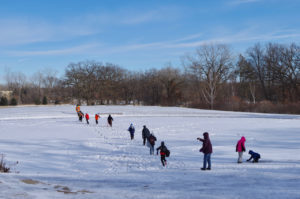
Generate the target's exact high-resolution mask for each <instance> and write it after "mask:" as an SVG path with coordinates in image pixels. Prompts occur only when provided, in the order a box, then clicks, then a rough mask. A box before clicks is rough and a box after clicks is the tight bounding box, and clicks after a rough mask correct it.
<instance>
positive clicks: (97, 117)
mask: <svg viewBox="0 0 300 199" xmlns="http://www.w3.org/2000/svg"><path fill="white" fill-rule="evenodd" d="M99 118H100V116H99V114H96V115H95V121H96V124H98V119H99Z"/></svg>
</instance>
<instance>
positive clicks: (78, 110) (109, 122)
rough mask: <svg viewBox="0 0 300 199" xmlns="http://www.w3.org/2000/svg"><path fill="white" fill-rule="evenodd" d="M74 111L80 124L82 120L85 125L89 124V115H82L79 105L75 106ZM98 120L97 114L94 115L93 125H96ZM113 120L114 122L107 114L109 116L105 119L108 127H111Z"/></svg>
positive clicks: (98, 115)
mask: <svg viewBox="0 0 300 199" xmlns="http://www.w3.org/2000/svg"><path fill="white" fill-rule="evenodd" d="M75 110H76V112H77V115H78V119H79V121H81V122H82V119H83V118H85V120H86V123H87V124H90V122H89V120H90V115H89V114H88V113H86V114H84V113H83V112H82V111H81V110H80V105H79V104H77V105H76V109H75ZM99 118H100V114H99V113H96V114H95V123H96V124H98V120H99ZM113 120H114V119H113V118H112V116H111V115H110V114H109V116H108V117H107V124H108V125H109V126H110V127H112V122H113Z"/></svg>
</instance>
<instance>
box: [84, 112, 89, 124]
mask: <svg viewBox="0 0 300 199" xmlns="http://www.w3.org/2000/svg"><path fill="white" fill-rule="evenodd" d="M89 119H90V116H89V114H88V113H86V114H85V120H86V123H87V124H89Z"/></svg>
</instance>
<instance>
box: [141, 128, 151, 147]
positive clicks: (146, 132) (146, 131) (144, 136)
mask: <svg viewBox="0 0 300 199" xmlns="http://www.w3.org/2000/svg"><path fill="white" fill-rule="evenodd" d="M149 136H150V131H149V129H148V128H147V127H146V125H144V126H143V131H142V137H143V144H144V145H145V144H146V139H148V138H149Z"/></svg>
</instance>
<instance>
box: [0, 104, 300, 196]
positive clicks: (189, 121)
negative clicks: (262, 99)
mask: <svg viewBox="0 0 300 199" xmlns="http://www.w3.org/2000/svg"><path fill="white" fill-rule="evenodd" d="M81 110H82V111H83V112H84V113H85V112H88V113H89V114H90V117H91V120H90V125H87V124H86V123H85V122H83V123H80V122H79V121H78V118H77V115H76V112H75V106H71V105H64V106H40V107H14V108H0V154H4V155H5V162H6V163H7V164H8V165H10V167H11V168H12V172H11V173H8V174H3V173H1V174H0V198H5V199H15V198H26V199H35V198H36V199H43V198H49V199H56V198H58V199H60V198H63V199H65V198H72V199H76V198H82V199H88V198H93V199H98V198H103V199H110V198H120V199H123V198H137V199H141V198H143V199H147V198H149V199H150V198H170V199H176V198H178V199H189V198H195V199H198V198H219V199H221V198H230V199H237V198H262V199H266V198H272V199H274V198H278V199H282V198H288V199H300V155H299V154H300V116H299V115H277V114H252V113H238V112H236V113H235V112H222V111H207V110H197V109H187V108H171V107H143V106H89V107H87V106H82V107H81ZM95 113H100V116H101V118H100V124H99V125H98V126H96V125H95V121H94V114H95ZM108 113H111V114H112V116H113V118H114V122H113V127H112V128H110V127H108V126H107V124H106V118H107V115H108ZM130 123H133V124H134V125H135V127H136V133H135V139H134V140H133V141H131V140H130V137H129V133H128V131H127V128H128V127H129V124H130ZM144 124H145V125H146V126H147V127H148V128H149V129H150V131H151V132H152V131H153V132H154V134H155V135H156V137H157V138H158V141H157V143H156V146H155V147H158V146H159V144H160V142H161V141H165V143H166V146H167V147H168V148H169V149H170V151H171V156H170V157H169V158H168V159H167V161H168V165H167V167H166V168H163V167H162V166H161V162H160V157H159V156H156V155H155V156H150V155H149V148H147V147H146V146H143V145H142V138H141V132H142V127H143V125H144ZM205 131H207V132H209V133H210V138H211V141H212V144H213V150H214V153H213V154H212V170H211V171H201V170H200V168H201V167H202V159H203V154H202V153H199V149H200V147H201V143H200V142H199V141H197V140H196V138H197V137H202V133H203V132H205ZM241 136H245V137H246V140H247V141H246V149H247V151H248V150H249V149H251V150H254V151H256V152H259V153H260V154H261V156H262V159H261V162H260V163H258V164H254V163H250V162H246V159H247V158H248V157H249V155H248V153H244V157H243V159H244V161H245V162H244V163H243V164H237V163H236V161H237V153H236V152H235V145H236V142H237V141H238V140H239V139H240V137H241ZM16 161H18V162H19V163H18V164H17V165H15V163H16Z"/></svg>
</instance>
